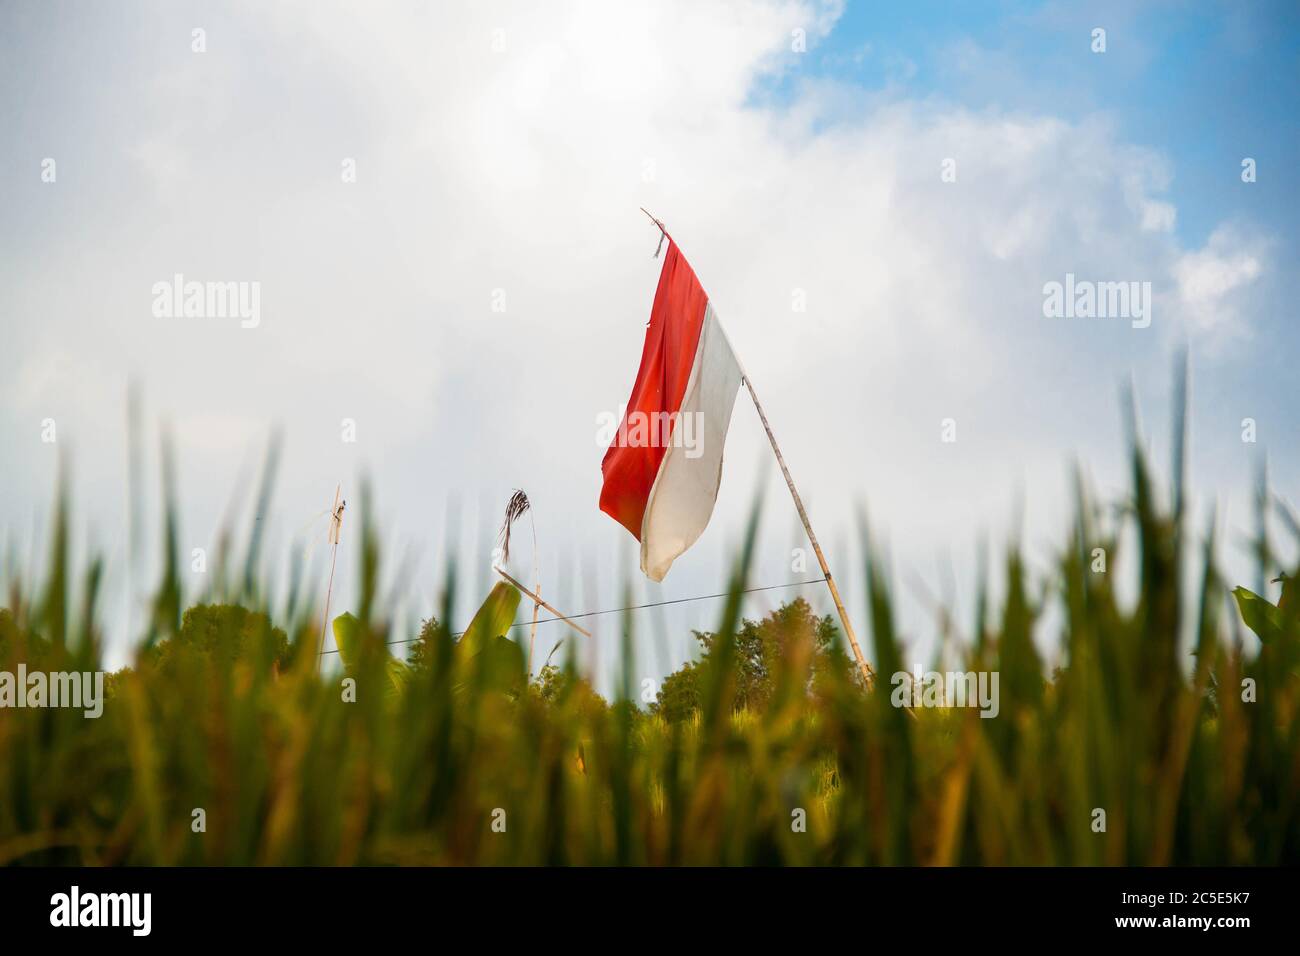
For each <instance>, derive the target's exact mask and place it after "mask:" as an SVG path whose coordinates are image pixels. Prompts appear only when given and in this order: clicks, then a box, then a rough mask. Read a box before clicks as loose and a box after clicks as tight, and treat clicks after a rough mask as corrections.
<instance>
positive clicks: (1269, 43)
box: [756, 0, 1300, 244]
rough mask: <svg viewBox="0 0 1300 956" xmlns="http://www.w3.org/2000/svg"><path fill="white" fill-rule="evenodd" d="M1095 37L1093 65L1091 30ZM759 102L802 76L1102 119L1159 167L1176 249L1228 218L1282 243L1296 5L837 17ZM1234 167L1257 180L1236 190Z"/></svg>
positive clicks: (1298, 37) (1031, 8) (1297, 67)
mask: <svg viewBox="0 0 1300 956" xmlns="http://www.w3.org/2000/svg"><path fill="white" fill-rule="evenodd" d="M1095 27H1101V28H1103V29H1105V30H1106V31H1107V33H1106V39H1107V49H1106V52H1105V53H1104V54H1096V53H1093V52H1092V50H1091V43H1092V39H1091V33H1092V30H1093V28H1095ZM790 62H791V65H792V67H793V68H792V69H790V70H789V71H788V72H786V73H784V74H782V76H781V78H780V80H779V81H778V82H771V83H766V84H763V86H762V87H761V88H760V89H759V90H757V91H756V101H764V100H767V99H769V98H770V99H772V100H776V101H781V100H783V99H787V100H788V98H789V97H790V96H791V95H793V91H794V90H796V89H797V88H798V85H799V84H800V82H801V81H804V80H805V79H806V78H808V77H830V78H833V79H835V80H838V81H840V82H845V83H851V84H854V85H857V86H861V87H863V88H864V89H866V90H872V91H879V92H888V93H890V94H891V95H894V96H899V97H904V96H905V97H918V96H919V97H928V96H933V97H939V98H942V99H943V100H945V101H948V102H952V103H957V104H961V105H963V106H966V107H969V108H971V109H975V110H979V109H987V108H990V107H993V108H997V109H999V110H1003V111H1007V110H1017V109H1023V110H1029V111H1044V110H1046V111H1050V112H1052V113H1055V114H1057V115H1063V116H1067V117H1071V118H1078V117H1081V116H1084V115H1087V114H1089V113H1096V112H1099V111H1100V112H1104V113H1106V114H1108V115H1110V116H1112V117H1113V118H1114V121H1115V123H1116V127H1117V130H1118V132H1119V133H1120V135H1121V136H1122V137H1123V138H1124V139H1126V140H1129V141H1132V142H1137V143H1143V144H1146V145H1149V146H1152V147H1154V148H1157V149H1160V150H1162V151H1164V152H1166V153H1168V154H1169V155H1170V156H1171V157H1172V158H1173V159H1174V161H1175V163H1176V171H1175V175H1174V181H1173V184H1172V185H1171V187H1170V192H1171V195H1172V196H1173V197H1174V198H1175V200H1177V201H1178V208H1179V215H1178V222H1177V225H1176V230H1177V234H1178V235H1179V236H1180V237H1181V238H1182V239H1184V240H1185V241H1187V242H1189V243H1196V244H1199V243H1201V242H1204V240H1205V238H1206V237H1207V236H1208V235H1209V232H1210V230H1211V229H1212V228H1213V226H1214V224H1215V223H1216V222H1218V221H1219V220H1220V219H1222V218H1224V217H1225V216H1230V215H1238V214H1240V215H1249V216H1251V217H1253V218H1255V219H1256V220H1258V221H1259V222H1260V223H1262V224H1265V225H1267V226H1268V227H1269V228H1271V229H1273V230H1275V231H1276V232H1278V233H1279V234H1282V235H1287V236H1291V237H1294V236H1295V235H1296V220H1295V216H1294V215H1293V213H1294V210H1295V209H1296V208H1298V207H1300V182H1298V181H1297V177H1296V175H1295V174H1294V166H1295V158H1296V157H1297V155H1300V5H1298V4H1295V3H1290V2H1286V0H1279V2H1259V3H1214V2H1174V0H1170V2H1153V3H1143V4H1131V3H1109V4H1106V3H1102V4H1064V3H1005V2H1004V3H997V2H983V3H979V2H956V3H953V2H948V3H944V2H930V0H918V2H909V3H872V2H858V3H854V2H849V3H848V4H847V5H846V6H845V7H844V11H843V14H842V15H841V16H840V18H839V19H838V21H837V22H836V24H835V27H834V29H833V30H832V31H831V32H830V34H829V35H828V36H826V37H825V38H824V39H822V40H821V41H820V42H817V43H816V44H815V46H814V47H813V48H812V49H811V51H810V53H809V55H808V56H806V57H800V58H792V59H791V60H790ZM1243 156H1252V157H1254V158H1255V159H1256V161H1257V163H1258V166H1259V169H1260V170H1261V175H1260V178H1259V181H1258V182H1257V183H1256V184H1254V185H1255V186H1256V187H1259V188H1249V189H1244V188H1242V186H1243V184H1242V183H1241V181H1240V178H1239V176H1238V175H1237V174H1238V173H1239V171H1240V169H1239V167H1240V162H1241V159H1242V157H1243Z"/></svg>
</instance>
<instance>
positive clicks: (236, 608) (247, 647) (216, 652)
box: [150, 604, 289, 667]
mask: <svg viewBox="0 0 1300 956" xmlns="http://www.w3.org/2000/svg"><path fill="white" fill-rule="evenodd" d="M181 650H186V651H197V652H199V653H201V654H206V655H208V656H210V657H217V656H221V655H224V656H228V657H229V658H230V659H231V660H235V661H243V660H257V659H260V660H261V661H263V662H265V663H266V664H268V665H270V664H274V665H275V666H277V667H278V666H281V665H283V664H285V663H286V662H287V661H288V658H289V638H288V635H286V634H285V632H284V631H283V630H281V629H280V628H278V627H276V626H275V625H273V624H272V623H271V619H270V618H269V617H267V616H266V615H265V614H262V613H261V612H259V611H250V610H249V609H248V608H246V607H242V606H240V605H238V604H196V605H194V606H193V607H191V608H189V609H187V610H186V611H185V615H184V617H183V618H182V619H181V629H180V630H179V631H178V632H177V633H176V636H175V637H172V638H168V639H167V640H165V641H161V642H160V643H159V644H158V645H157V646H156V647H154V648H153V649H152V651H151V652H150V654H151V656H152V658H153V660H154V662H155V663H157V664H159V665H163V666H165V665H166V664H167V662H168V661H169V660H170V659H171V657H172V656H173V655H174V654H175V653H177V652H178V651H181Z"/></svg>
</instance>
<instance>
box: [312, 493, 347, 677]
mask: <svg viewBox="0 0 1300 956" xmlns="http://www.w3.org/2000/svg"><path fill="white" fill-rule="evenodd" d="M342 492H343V486H342V485H339V486H338V487H337V488H335V489H334V506H333V507H332V508H331V509H330V519H329V520H330V525H329V541H330V544H331V545H333V548H332V549H331V550H332V553H331V555H330V577H329V583H328V584H327V585H326V586H325V623H323V624H322V625H321V629H320V644H319V646H318V647H317V648H316V673H318V674H319V673H320V671H321V668H322V667H324V666H325V634H326V632H327V631H328V630H329V626H330V595H331V594H333V593H334V564H335V562H336V561H338V558H339V537H340V534H341V532H342V530H343V508H342V506H341V505H340V504H339V498H340V497H341V496H342Z"/></svg>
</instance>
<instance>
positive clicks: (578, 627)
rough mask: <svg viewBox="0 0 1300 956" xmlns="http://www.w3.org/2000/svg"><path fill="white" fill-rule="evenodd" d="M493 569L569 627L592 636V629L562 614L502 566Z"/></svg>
mask: <svg viewBox="0 0 1300 956" xmlns="http://www.w3.org/2000/svg"><path fill="white" fill-rule="evenodd" d="M492 570H494V571H496V573H497V574H499V575H501V576H502V577H503V578H505V579H506V580H507V581H509V582H510V583H511V584H513V585H514V586H515V587H516V588H518V589H519V590H520V592H521V593H523V594H527V595H528V596H529V597H530V598H532V599H533V600H534V601H535V602H537V603H538V604H540V605H541V606H542V607H544V608H546V610H548V611H550V612H551V613H552V614H554V615H555V616H556V617H557V618H558V619H559V620H561V621H563V622H564V623H565V624H567V625H569V627H571V628H573V629H574V630H575V631H577V632H578V633H579V634H582V635H584V636H586V637H591V631H589V630H587V629H586V628H584V627H582V626H581V625H579V624H575V623H574V622H573V621H572V620H570V619H569V618H568V617H567V616H566V615H564V614H561V613H560V612H559V611H557V610H556V609H555V608H554V607H552V606H551V605H549V604H547V603H546V602H545V601H543V600H542V596H541V595H540V594H534V593H533V592H532V591H530V590H528V588H526V587H524V586H523V585H522V584H520V583H519V582H518V581H516V580H515V579H514V578H512V577H511V576H510V575H509V574H507V573H506V572H505V571H503V570H501V569H500V568H493V569H492Z"/></svg>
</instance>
